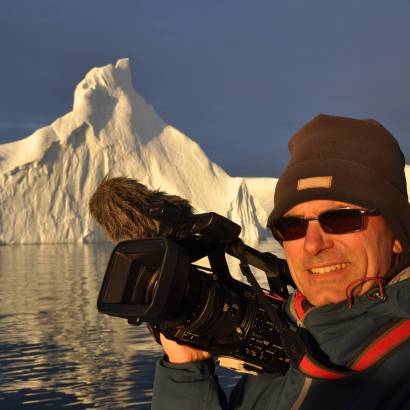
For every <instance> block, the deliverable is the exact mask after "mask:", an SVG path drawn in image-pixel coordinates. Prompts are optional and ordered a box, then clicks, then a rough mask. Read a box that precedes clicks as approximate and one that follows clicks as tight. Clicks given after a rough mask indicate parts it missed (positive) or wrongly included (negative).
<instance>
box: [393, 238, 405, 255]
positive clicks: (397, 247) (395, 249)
mask: <svg viewBox="0 0 410 410" xmlns="http://www.w3.org/2000/svg"><path fill="white" fill-rule="evenodd" d="M402 252H403V247H402V246H401V243H400V242H399V240H398V239H395V240H394V242H393V253H402Z"/></svg>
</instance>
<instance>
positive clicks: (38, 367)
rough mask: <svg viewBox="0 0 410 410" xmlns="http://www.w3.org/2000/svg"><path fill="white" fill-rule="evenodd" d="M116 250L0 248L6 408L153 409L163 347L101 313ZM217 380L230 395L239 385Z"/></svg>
mask: <svg viewBox="0 0 410 410" xmlns="http://www.w3.org/2000/svg"><path fill="white" fill-rule="evenodd" d="M112 248H113V246H112V245H110V244H93V245H80V244H66V245H61V244H60V245H18V246H2V247H0V408H1V409H20V408H21V409H23V408H24V409H44V408H64V407H67V408H70V409H94V408H96V409H123V408H124V409H125V408H138V409H149V408H150V403H151V397H152V383H153V378H154V367H155V361H156V360H157V358H158V357H160V355H161V352H162V350H161V347H160V346H159V345H158V344H156V342H155V341H154V340H153V338H152V337H151V335H150V334H149V333H148V331H147V330H146V328H145V326H140V327H135V326H130V325H128V323H127V322H126V320H123V319H119V318H114V317H109V316H107V315H103V314H100V313H98V311H97V307H96V301H97V296H98V292H99V289H100V285H101V281H102V278H103V275H104V272H105V268H106V265H107V262H108V258H109V256H110V253H111V251H112ZM230 265H231V266H232V260H231V261H230ZM233 270H235V267H233ZM235 274H236V275H237V271H236V273H235ZM219 374H220V378H221V381H222V384H223V386H224V388H225V390H229V389H230V388H232V386H233V385H234V383H235V382H236V380H237V379H238V378H239V375H238V374H236V373H233V372H226V371H223V370H222V371H221V370H219Z"/></svg>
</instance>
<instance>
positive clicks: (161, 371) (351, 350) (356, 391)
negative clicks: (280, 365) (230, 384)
mask: <svg viewBox="0 0 410 410" xmlns="http://www.w3.org/2000/svg"><path fill="white" fill-rule="evenodd" d="M289 149H290V153H291V159H290V161H289V164H288V166H287V168H286V169H285V171H284V173H283V174H282V176H281V177H280V179H279V181H278V184H277V186H276V191H275V198H274V209H273V211H272V213H271V215H270V217H269V220H268V226H269V227H270V228H271V230H272V233H273V235H274V236H275V238H276V239H278V240H279V241H280V242H281V243H282V244H283V248H284V252H285V255H286V259H287V262H288V265H289V268H290V272H291V275H292V278H293V280H294V282H295V284H296V286H297V291H296V292H295V293H294V294H293V295H292V297H291V298H290V300H288V301H287V303H286V306H285V311H286V313H287V315H288V317H289V323H290V326H291V327H293V328H296V327H297V326H303V327H304V328H305V329H306V330H307V331H308V332H309V334H310V335H311V337H312V338H313V339H314V343H312V351H313V352H314V358H313V359H312V360H310V359H307V360H306V361H302V363H301V364H300V366H299V367H298V368H295V367H293V366H291V367H290V369H289V370H288V371H287V373H286V374H285V375H271V374H262V375H259V376H244V377H243V378H242V379H241V381H240V382H239V383H238V385H237V386H236V388H235V389H234V391H233V393H232V395H231V398H230V400H229V404H228V403H227V401H226V400H225V398H224V397H223V395H222V394H221V393H220V389H219V386H218V384H217V379H216V377H215V376H214V375H213V363H212V360H211V358H209V355H208V354H207V353H206V352H201V351H198V350H195V349H192V348H189V347H186V346H181V345H178V344H176V343H175V342H172V341H169V340H166V339H165V338H164V337H162V344H163V347H164V350H165V353H166V355H165V356H164V358H163V359H161V360H159V362H158V364H157V370H156V378H155V385H154V395H153V406H152V408H153V409H155V410H163V409H208V410H211V409H223V408H230V409H299V408H300V409H315V410H317V409H361V410H363V409H405V408H409V409H410V388H409V386H408V381H409V380H410V343H409V336H410V300H409V299H410V279H409V278H410V268H409V267H408V266H409V265H410V257H409V253H410V206H409V202H408V196H407V189H406V180H405V175H404V156H403V154H402V152H401V150H400V147H399V145H398V143H397V142H396V140H395V139H394V138H393V136H392V135H391V134H390V133H389V132H388V131H387V130H386V129H385V128H383V127H382V126H381V125H380V124H379V123H378V122H376V121H374V120H355V119H350V118H342V117H334V116H328V115H319V116H318V117H316V118H314V119H313V120H312V121H310V122H309V123H308V124H306V125H305V126H304V127H303V128H302V129H301V130H299V131H298V132H297V133H296V134H295V135H294V136H293V137H292V139H291V140H290V142H289Z"/></svg>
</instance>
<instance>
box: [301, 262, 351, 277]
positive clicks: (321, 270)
mask: <svg viewBox="0 0 410 410" xmlns="http://www.w3.org/2000/svg"><path fill="white" fill-rule="evenodd" d="M347 265H348V263H337V264H335V265H329V266H323V267H320V268H312V269H309V271H310V272H311V273H313V274H320V273H328V272H333V271H336V270H341V269H345V268H347Z"/></svg>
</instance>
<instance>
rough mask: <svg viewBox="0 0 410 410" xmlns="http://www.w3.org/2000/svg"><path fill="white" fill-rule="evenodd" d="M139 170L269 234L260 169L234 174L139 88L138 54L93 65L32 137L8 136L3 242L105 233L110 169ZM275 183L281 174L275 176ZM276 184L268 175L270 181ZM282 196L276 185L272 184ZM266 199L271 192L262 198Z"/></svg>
mask: <svg viewBox="0 0 410 410" xmlns="http://www.w3.org/2000/svg"><path fill="white" fill-rule="evenodd" d="M107 174H108V175H110V176H120V175H123V176H128V177H131V178H136V179H138V180H139V181H140V182H142V183H144V184H146V185H147V186H148V187H149V188H151V189H161V190H163V191H167V192H168V193H171V194H176V195H180V196H182V197H184V198H187V199H188V200H190V201H191V203H192V204H193V206H194V207H195V209H196V210H197V212H208V211H214V212H217V213H220V214H222V215H224V216H228V217H230V218H232V219H233V220H234V221H235V222H237V223H238V224H240V225H241V226H242V228H243V230H242V237H243V239H244V240H245V241H247V242H250V243H252V242H256V241H258V240H259V239H261V235H262V236H263V234H264V232H266V231H264V229H263V226H264V224H265V221H266V211H267V210H266V207H265V209H263V208H262V206H261V204H260V202H259V200H258V198H257V197H258V192H259V188H258V186H259V185H258V184H257V183H256V181H255V180H254V179H252V180H248V184H249V185H247V182H246V181H245V179H243V178H238V177H237V178H232V177H230V176H229V175H227V174H226V173H225V172H224V171H223V169H222V168H220V167H219V166H218V165H216V164H215V163H213V162H212V161H210V160H209V159H208V158H207V156H206V155H205V153H204V152H203V151H202V149H201V148H200V147H199V145H198V144H197V143H195V142H194V141H193V140H192V139H190V138H189V137H188V136H186V135H184V134H182V133H181V132H179V131H178V130H177V129H175V128H174V127H172V126H170V125H167V124H166V123H165V122H164V121H163V120H162V119H161V118H160V117H159V115H158V114H157V113H156V112H155V110H154V109H153V107H151V106H150V105H148V104H147V103H146V102H145V100H144V99H143V98H142V97H141V96H140V95H139V94H138V93H136V92H135V90H134V88H133V85H132V81H131V72H130V67H129V62H128V60H127V59H121V60H119V61H118V62H117V63H116V64H115V65H111V64H110V65H107V66H105V67H101V68H94V69H92V70H91V71H90V72H89V73H88V74H87V75H86V76H85V78H84V79H83V80H82V81H81V82H80V83H79V84H78V85H77V87H76V89H75V94H74V103H73V110H72V111H71V112H69V113H68V114H66V115H64V116H63V117H61V118H58V119H57V120H55V121H54V122H53V123H52V124H51V125H49V126H46V127H43V128H41V129H39V130H37V131H36V132H35V133H34V134H32V135H30V136H29V137H27V138H24V139H22V140H19V141H16V142H13V143H9V144H3V145H0V187H1V192H2V212H1V213H0V243H40V242H48V243H50V242H95V241H100V240H103V239H104V238H103V236H102V235H101V232H100V231H99V230H98V228H97V227H96V225H95V224H94V223H93V221H92V220H91V218H90V216H89V213H88V201H89V199H90V196H91V195H92V193H93V192H94V191H95V189H96V187H97V185H98V183H99V181H100V180H101V179H102V178H103V176H105V175H107ZM268 185H269V186H271V187H272V188H273V187H274V180H273V179H272V183H270V184H268ZM264 186H265V187H266V186H267V185H266V184H264ZM271 195H272V198H273V189H272V193H271ZM262 200H263V203H264V205H265V204H266V202H267V201H266V193H264V196H263V198H262Z"/></svg>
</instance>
